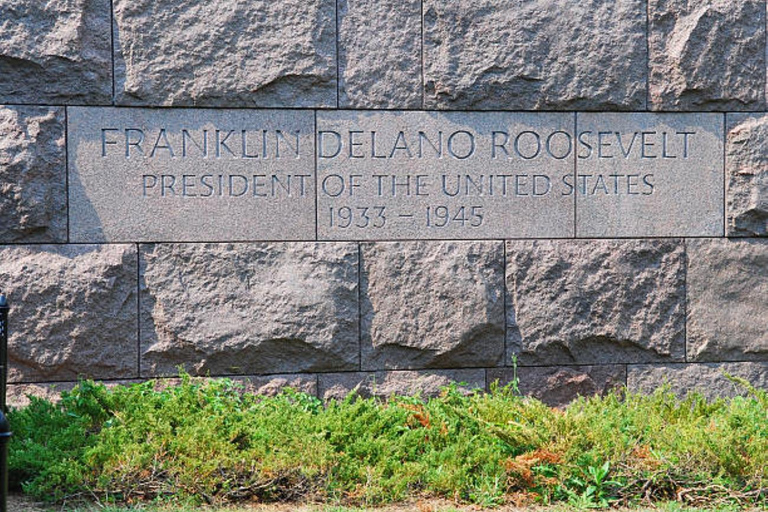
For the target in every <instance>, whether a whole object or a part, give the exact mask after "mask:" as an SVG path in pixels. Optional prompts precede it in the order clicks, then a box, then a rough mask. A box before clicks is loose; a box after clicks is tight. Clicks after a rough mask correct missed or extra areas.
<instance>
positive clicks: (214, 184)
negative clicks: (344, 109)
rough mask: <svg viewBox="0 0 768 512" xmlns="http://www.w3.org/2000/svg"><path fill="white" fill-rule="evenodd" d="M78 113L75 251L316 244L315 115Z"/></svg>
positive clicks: (73, 155)
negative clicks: (127, 244) (109, 246)
mask: <svg viewBox="0 0 768 512" xmlns="http://www.w3.org/2000/svg"><path fill="white" fill-rule="evenodd" d="M68 112H69V126H68V148H69V152H68V157H69V204H70V230H71V231H70V236H71V241H73V242H118V241H138V242H151V241H217V240H222V241H247V240H312V239H314V238H315V197H314V186H315V184H314V165H315V164H314V159H313V152H314V135H313V130H314V124H313V123H314V121H313V114H312V112H308V111H295V110H249V111H245V110H190V109H174V110H165V109H164V110H159V109H156V110H152V109H120V108H70V109H69V110H68Z"/></svg>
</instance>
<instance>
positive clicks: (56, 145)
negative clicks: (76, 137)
mask: <svg viewBox="0 0 768 512" xmlns="http://www.w3.org/2000/svg"><path fill="white" fill-rule="evenodd" d="M0 74H1V73H0ZM65 131H66V129H65V116H64V109H63V108H55V107H13V106H0V219H2V222H0V244H3V243H20V242H26V243H34V242H59V243H63V242H66V241H67V191H66V181H67V171H66V159H65V147H64V137H65Z"/></svg>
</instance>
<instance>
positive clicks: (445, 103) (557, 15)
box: [424, 0, 647, 110]
mask: <svg viewBox="0 0 768 512" xmlns="http://www.w3.org/2000/svg"><path fill="white" fill-rule="evenodd" d="M645 25H646V5H645V2H644V1H643V0H617V1H611V2H606V1H604V0H585V1H579V2H572V1H569V0H538V1H526V2H499V1H498V0H480V1H477V0H473V1H461V2H444V1H438V0H425V1H424V66H425V69H424V79H425V106H426V107H428V108H447V109H462V108H473V109H569V110H570V109H573V110H576V109H585V110H599V109H609V110H615V109H621V110H640V109H643V108H645V100H646V98H645V97H646V81H647V74H646V53H647V52H646V34H645Z"/></svg>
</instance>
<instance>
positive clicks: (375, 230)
mask: <svg viewBox="0 0 768 512" xmlns="http://www.w3.org/2000/svg"><path fill="white" fill-rule="evenodd" d="M573 126H574V118H573V114H568V113H552V112H547V113H532V112H527V113H525V112H518V113H509V112H483V113H480V112H444V113H440V112H363V111H337V112H319V113H318V118H317V129H318V141H317V145H318V178H317V181H318V208H319V210H318V234H319V237H320V239H331V240H382V239H385V240H392V239H395V240H397V239H449V240H456V239H479V238H517V237H570V236H573V218H574V211H573V208H574V201H575V200H574V195H573V186H572V184H573V178H574V177H573V169H574V167H573V166H574V158H575V155H574V148H575V143H574V135H573ZM569 183H570V185H569Z"/></svg>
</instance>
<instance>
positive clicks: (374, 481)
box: [9, 375, 768, 507]
mask: <svg viewBox="0 0 768 512" xmlns="http://www.w3.org/2000/svg"><path fill="white" fill-rule="evenodd" d="M743 384H745V383H743ZM745 386H748V385H746V384H745ZM158 387H159V386H158V385H157V383H156V382H146V383H142V384H135V385H131V386H116V387H114V388H111V389H107V388H106V387H105V386H103V385H101V384H95V383H93V382H87V381H86V382H82V383H80V384H79V385H78V386H77V387H76V388H75V389H74V390H73V391H72V392H69V393H64V394H63V398H62V400H61V402H60V403H59V404H57V405H53V404H51V403H49V402H46V401H43V400H39V399H33V400H32V403H31V405H30V406H29V407H26V408H24V409H20V410H14V411H11V413H10V415H9V416H10V417H9V419H10V421H11V424H12V427H13V430H14V432H15V435H14V437H13V438H12V441H11V447H10V449H11V455H10V466H11V475H12V484H13V485H14V486H17V487H18V486H19V485H21V486H23V488H24V490H25V491H26V492H28V493H30V494H33V495H35V496H37V497H39V498H48V499H51V498H52V499H62V498H64V497H65V496H71V495H77V494H82V495H86V494H87V495H91V496H96V497H98V498H99V499H100V500H103V501H105V502H110V501H112V502H134V501H139V500H160V501H171V502H185V503H186V502H190V501H191V502H193V503H194V502H202V501H205V502H209V503H224V502H237V501H244V500H257V501H276V500H300V499H313V500H325V501H331V502H345V503H354V504H381V503H387V502H393V501H399V500H404V499H407V498H413V497H417V496H419V497H420V496H437V497H446V498H450V499H457V500H459V501H464V502H472V503H478V504H482V505H488V506H493V505H498V504H502V503H509V502H512V503H517V504H522V503H529V502H540V503H548V502H553V501H566V502H568V503H570V504H571V505H575V506H578V507H606V506H609V505H612V504H618V503H625V504H626V503H631V502H633V501H637V500H639V499H649V500H655V501H668V500H678V501H681V502H684V503H686V504H699V505H701V504H710V505H711V504H721V503H722V504H727V503H731V504H738V505H743V504H750V505H765V504H766V501H767V498H766V491H765V489H766V488H768V398H766V397H767V396H768V395H766V393H765V392H764V391H762V390H757V389H754V388H749V387H748V388H747V389H748V390H749V391H750V392H751V393H752V395H751V396H750V397H746V398H735V399H732V400H716V401H713V402H708V401H706V400H705V399H704V398H702V397H701V396H698V395H691V396H689V397H688V398H686V399H685V400H679V399H677V398H676V397H675V396H674V395H673V394H672V393H671V392H670V391H669V390H668V389H661V390H658V391H657V392H656V393H654V394H652V395H649V396H643V395H636V394H631V393H626V392H616V393H614V394H611V395H609V396H607V397H593V398H589V399H580V400H577V401H576V402H574V403H573V404H571V405H570V406H569V407H567V408H566V409H564V410H556V409H552V408H550V407H547V406H546V405H544V404H543V403H541V402H538V401H536V400H533V399H529V398H523V397H521V396H520V395H519V393H518V392H517V388H516V386H514V385H512V386H507V387H504V388H500V387H497V386H494V387H493V389H492V390H491V392H490V393H480V392H478V393H474V394H469V395H465V394H462V393H461V392H459V390H458V388H456V387H448V388H446V389H445V390H443V392H442V393H441V395H440V396H439V397H435V398H431V399H421V398H419V397H391V398H390V399H388V400H379V399H373V398H361V397H358V396H353V395H350V396H348V397H347V398H346V399H344V400H341V401H331V402H329V403H328V404H323V403H322V402H321V401H320V400H318V399H317V398H315V397H313V396H310V395H307V394H304V393H299V392H296V391H292V390H286V391H285V392H283V393H281V394H280V395H278V396H275V397H261V396H254V395H251V394H248V393H245V392H243V390H242V389H241V387H240V386H238V385H237V384H236V383H234V382H232V381H231V380H228V379H219V380H214V379H206V380H203V379H193V378H191V377H189V376H187V375H183V376H182V379H181V383H180V384H179V385H175V386H169V387H165V388H164V389H158Z"/></svg>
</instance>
